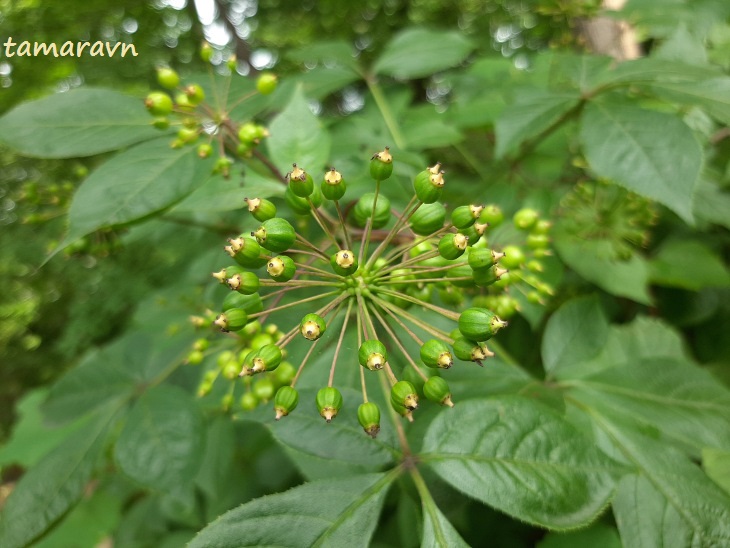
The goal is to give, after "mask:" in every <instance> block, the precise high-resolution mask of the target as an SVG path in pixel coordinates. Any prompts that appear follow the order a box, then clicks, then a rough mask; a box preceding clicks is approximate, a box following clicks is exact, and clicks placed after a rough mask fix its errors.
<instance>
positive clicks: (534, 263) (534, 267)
mask: <svg viewBox="0 0 730 548" xmlns="http://www.w3.org/2000/svg"><path fill="white" fill-rule="evenodd" d="M525 266H526V267H527V270H529V271H530V272H545V265H543V264H542V263H541V262H540V261H538V260H537V259H533V260H531V261H527V264H526V265H525Z"/></svg>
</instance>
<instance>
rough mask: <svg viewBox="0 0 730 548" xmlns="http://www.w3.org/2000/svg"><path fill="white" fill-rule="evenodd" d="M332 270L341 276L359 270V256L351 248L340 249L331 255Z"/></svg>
mask: <svg viewBox="0 0 730 548" xmlns="http://www.w3.org/2000/svg"><path fill="white" fill-rule="evenodd" d="M330 265H331V266H332V270H334V271H335V273H336V274H339V275H340V276H349V275H350V274H354V273H355V272H356V271H357V266H358V265H357V257H356V256H355V253H354V252H353V251H351V250H349V249H340V250H339V251H338V252H337V253H335V254H334V255H332V257H330Z"/></svg>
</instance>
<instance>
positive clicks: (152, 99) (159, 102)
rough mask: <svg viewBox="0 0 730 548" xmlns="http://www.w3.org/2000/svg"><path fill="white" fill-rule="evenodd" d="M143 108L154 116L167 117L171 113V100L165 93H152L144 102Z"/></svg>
mask: <svg viewBox="0 0 730 548" xmlns="http://www.w3.org/2000/svg"><path fill="white" fill-rule="evenodd" d="M144 106H145V107H147V110H148V111H150V114H153V115H155V116H167V115H168V114H170V113H171V112H172V99H171V98H170V96H169V95H168V94H167V93H163V92H161V91H153V92H152V93H150V94H149V95H147V98H146V99H145V100H144Z"/></svg>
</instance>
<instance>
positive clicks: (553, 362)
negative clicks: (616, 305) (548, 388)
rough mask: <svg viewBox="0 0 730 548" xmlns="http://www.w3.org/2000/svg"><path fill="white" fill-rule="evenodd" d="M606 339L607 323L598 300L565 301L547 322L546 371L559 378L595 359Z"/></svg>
mask: <svg viewBox="0 0 730 548" xmlns="http://www.w3.org/2000/svg"><path fill="white" fill-rule="evenodd" d="M607 338H608V321H607V320H606V316H605V314H604V313H603V309H602V308H601V305H600V303H599V301H598V298H597V297H583V298H578V299H573V300H572V301H568V302H567V303H566V304H564V305H563V306H561V307H560V308H559V309H558V311H557V312H556V313H555V314H553V316H552V317H551V318H550V319H549V320H548V323H547V326H546V327H545V335H544V336H543V339H542V362H543V366H544V367H545V371H546V372H547V373H548V374H549V375H551V376H556V377H558V378H561V377H562V376H563V375H570V373H569V372H570V370H571V369H580V366H581V364H582V363H583V362H584V361H586V360H589V359H591V358H593V357H595V356H597V355H598V353H599V352H600V351H601V349H602V348H603V346H604V345H605V343H606V339H607Z"/></svg>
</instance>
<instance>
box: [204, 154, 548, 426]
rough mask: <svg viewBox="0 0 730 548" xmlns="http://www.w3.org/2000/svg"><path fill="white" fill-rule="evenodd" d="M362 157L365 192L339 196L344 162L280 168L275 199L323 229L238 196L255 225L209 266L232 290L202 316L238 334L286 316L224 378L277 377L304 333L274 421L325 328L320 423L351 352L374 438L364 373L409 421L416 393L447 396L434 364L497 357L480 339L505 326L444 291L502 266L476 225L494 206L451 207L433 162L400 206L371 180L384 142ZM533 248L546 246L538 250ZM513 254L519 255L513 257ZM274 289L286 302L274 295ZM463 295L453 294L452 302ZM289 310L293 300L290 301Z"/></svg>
mask: <svg viewBox="0 0 730 548" xmlns="http://www.w3.org/2000/svg"><path fill="white" fill-rule="evenodd" d="M369 167H370V175H371V176H372V178H373V180H374V188H373V191H372V192H368V193H365V194H364V195H362V196H359V197H358V198H357V199H353V200H350V201H348V202H347V204H345V205H346V207H343V203H342V202H341V201H342V199H343V198H344V197H345V195H346V192H347V183H346V179H345V178H344V176H343V175H342V174H341V173H339V172H338V171H337V170H336V169H335V168H331V169H329V170H327V171H325V172H324V173H323V174H322V175H321V176H319V177H318V179H319V181H318V182H315V180H314V177H312V175H311V174H310V173H309V172H307V171H306V169H305V168H304V166H300V165H297V164H293V166H292V169H291V170H290V171H289V172H288V173H287V175H286V183H287V192H286V197H285V203H286V204H288V205H289V206H290V208H291V209H292V210H294V211H295V212H297V213H308V214H309V215H311V216H312V217H313V219H314V220H315V221H316V224H317V225H318V226H319V227H320V228H321V236H320V237H318V238H316V239H312V238H306V237H305V236H304V235H303V234H300V233H298V232H297V231H296V230H295V228H294V227H293V226H292V224H291V223H290V222H289V221H287V220H286V219H285V218H284V217H281V216H279V215H278V209H277V206H276V204H274V203H273V202H271V201H269V200H267V199H264V198H246V199H245V202H244V203H245V206H246V208H247V209H248V211H249V212H250V214H251V215H252V217H253V218H254V219H255V221H256V222H257V225H256V228H255V229H254V230H251V231H247V232H243V233H241V234H238V235H236V236H235V237H232V238H230V239H229V240H228V242H227V245H225V246H224V251H225V253H226V254H227V255H228V256H229V258H230V259H231V264H230V265H229V266H226V267H224V268H222V269H221V270H220V271H218V272H214V273H213V277H214V278H215V279H216V280H217V281H218V282H220V283H221V284H223V285H225V286H227V287H228V289H229V290H230V293H229V294H228V296H227V297H226V298H225V301H224V304H223V307H222V310H221V311H220V313H219V314H217V315H215V317H213V316H210V317H209V318H208V320H207V321H208V324H210V325H214V326H215V327H217V328H218V329H219V330H221V331H223V332H225V333H234V334H245V333H246V332H247V330H248V329H250V326H251V325H252V322H253V323H254V324H258V323H259V322H260V321H261V322H263V321H264V319H265V318H268V317H269V315H270V314H276V313H279V312H280V311H286V317H287V318H289V319H291V318H292V314H295V316H294V317H295V318H296V322H295V324H294V325H293V326H292V327H291V329H290V330H288V331H285V332H283V333H279V334H277V337H274V338H275V339H276V340H273V341H266V344H261V343H260V342H255V341H251V342H250V343H249V342H247V343H246V348H245V352H243V351H241V352H239V353H238V355H237V356H238V357H237V361H236V365H235V367H234V366H232V365H231V366H230V373H229V374H230V375H231V376H232V375H233V372H234V369H237V370H238V371H237V373H236V374H237V376H239V377H242V378H243V379H250V378H251V377H254V376H259V375H263V376H265V375H267V374H273V375H274V376H276V375H277V372H278V371H279V369H280V368H281V363H282V359H283V358H284V356H285V353H286V351H287V345H288V344H289V343H290V342H292V341H293V340H295V339H296V338H299V337H301V339H302V340H304V341H307V344H308V345H309V350H308V351H307V352H306V354H305V355H304V356H303V357H299V356H298V357H297V358H296V359H295V360H292V361H293V362H294V364H295V365H296V366H297V367H296V371H295V373H294V375H293V377H292V378H291V381H290V382H289V383H288V384H283V385H281V386H279V387H278V390H277V391H276V393H275V394H274V396H273V399H274V411H275V417H276V419H277V420H278V419H280V418H282V417H284V416H286V415H288V414H289V413H291V412H292V411H294V409H295V408H296V407H297V405H298V403H299V394H298V391H297V389H296V383H297V381H298V379H299V377H300V375H301V373H302V371H303V370H304V368H305V367H306V365H307V363H308V361H309V359H310V357H311V356H312V355H313V354H314V352H315V351H316V348H317V345H318V344H319V343H320V342H321V341H322V340H325V339H329V340H330V342H331V344H334V345H335V351H334V357H333V359H332V365H331V368H330V374H329V379H328V380H327V384H326V386H324V387H322V388H321V389H320V390H319V392H318V393H317V395H316V398H315V402H314V403H315V405H316V408H317V410H318V412H319V414H320V415H321V416H322V417H323V418H324V419H325V421H327V422H330V421H332V420H333V419H334V418H335V417H336V416H337V415H338V412H339V411H340V409H341V408H342V405H343V398H342V393H341V392H340V390H338V389H337V387H336V386H335V378H336V368H337V365H338V363H339V364H341V363H342V361H346V362H350V363H346V365H345V367H351V366H355V365H358V364H359V366H360V367H359V368H358V369H359V371H360V376H361V381H362V382H361V386H362V396H363V402H362V404H361V405H360V407H359V409H358V413H357V415H358V421H359V422H360V425H361V426H362V428H363V429H364V431H365V432H366V433H367V434H369V435H371V436H375V435H376V434H377V433H378V431H379V429H380V413H381V410H380V408H379V407H378V405H377V404H376V403H374V402H373V401H371V400H370V399H369V398H368V388H367V384H368V383H367V380H368V379H377V378H378V376H382V377H384V380H385V382H386V383H387V386H389V394H388V399H389V402H390V406H391V407H392V409H393V410H394V411H395V412H396V413H397V414H399V415H401V416H403V417H405V418H406V419H408V420H413V416H412V415H413V412H414V411H415V410H416V409H417V408H418V407H419V401H420V400H421V399H422V398H424V397H425V398H426V399H428V400H430V401H432V402H435V403H437V404H440V405H444V406H447V407H451V406H453V401H452V395H451V390H450V388H449V385H448V383H447V381H446V380H445V378H444V377H443V376H442V373H444V372H446V371H447V370H448V369H450V368H451V367H453V366H454V365H455V363H457V361H462V362H475V363H477V364H479V365H482V362H483V360H486V359H487V358H489V357H490V356H493V355H494V354H493V352H492V351H490V350H489V348H488V347H487V341H489V340H490V339H491V338H492V337H493V336H494V335H496V334H497V333H498V332H499V330H500V329H502V328H504V327H505V326H506V325H507V322H505V321H504V320H503V319H502V318H500V316H499V315H498V314H497V313H495V312H494V311H493V310H490V309H489V308H487V307H484V306H471V307H468V308H466V309H465V310H463V311H462V312H457V311H456V309H457V308H458V307H457V306H454V302H455V301H454V299H453V298H452V297H451V294H459V295H460V296H462V299H463V294H464V293H465V292H471V293H473V294H478V293H479V292H480V291H484V290H485V289H486V288H489V287H490V286H492V285H494V284H496V283H497V282H499V280H500V279H502V277H504V276H505V275H506V274H507V269H506V268H504V267H503V266H502V265H501V262H504V261H505V259H507V257H508V255H507V254H506V253H505V252H504V251H498V250H496V249H492V248H490V247H488V245H487V237H486V235H487V231H488V228H489V225H490V221H491V222H496V224H499V222H498V220H497V217H500V219H499V220H501V216H502V213H501V211H500V210H499V208H497V207H496V206H487V207H485V206H482V205H479V204H471V205H465V206H460V207H457V208H455V209H453V211H451V213H450V215H449V213H448V212H447V209H446V207H445V206H444V204H443V203H441V202H440V199H441V195H442V192H443V187H444V185H445V178H444V171H443V170H442V169H441V165H440V164H436V165H434V166H431V167H428V168H426V169H424V170H423V171H421V172H420V173H418V175H417V176H416V177H415V179H414V180H413V196H412V198H411V200H410V201H409V202H408V204H407V205H406V206H405V207H404V208H403V209H402V212H393V209H392V205H391V202H390V200H389V199H388V198H387V197H386V196H385V195H384V194H383V193H382V192H381V190H382V188H381V187H382V183H383V181H386V180H387V179H389V178H390V177H391V176H392V174H393V157H392V155H391V153H390V151H389V149H388V148H387V147H386V148H385V149H384V150H382V151H380V152H378V153H376V154H374V155H373V156H372V158H371V160H370V165H369ZM533 213H534V212H533ZM533 213H530V212H527V210H525V211H523V212H520V213H519V214H518V215H516V216H515V223H521V224H524V225H525V226H523V227H521V228H523V229H526V230H532V231H534V230H535V227H536V226H537V224H538V223H541V221H540V220H539V216H538V215H537V214H536V213H534V218H533V219H531V220H529V219H526V217H528V216H529V215H533ZM530 234H532V232H530ZM535 234H537V232H535ZM528 237H529V236H528ZM538 249H543V250H544V249H546V247H545V246H538V247H535V248H534V251H535V252H537V250H538ZM511 260H512V261H513V263H514V264H516V265H517V263H518V262H520V263H521V260H519V261H518V258H516V257H512V258H511ZM517 266H519V265H517ZM312 292H315V293H314V294H313V295H312ZM300 293H303V294H305V295H307V296H305V297H301V296H300V295H299V294H300ZM310 295H311V296H310ZM297 297H299V298H298V299H297ZM283 299H287V300H285V301H283V304H280V303H282V300H283ZM264 301H265V302H266V304H267V306H266V307H265V309H264V306H263V304H262V303H263V302H264ZM318 301H320V302H319V303H318ZM236 303H238V304H236ZM252 303H254V304H252ZM323 303H324V304H323ZM462 303H463V300H461V299H460V300H459V301H458V304H459V305H461V304H462ZM315 304H316V306H315ZM297 309H299V310H302V309H303V310H302V311H301V312H298V313H297V312H296V310H297ZM409 309H413V312H411V311H409ZM429 315H434V316H442V317H444V318H446V319H447V320H449V321H452V322H455V323H456V329H454V330H452V331H450V332H447V331H444V330H442V329H440V328H438V327H436V325H439V322H436V321H432V320H433V318H429V317H428V316H429ZM338 318H339V320H338ZM353 329H354V331H355V333H356V335H357V339H358V342H357V364H356V363H355V360H352V359H349V356H348V358H345V359H344V360H343V359H342V357H341V350H342V347H343V340H344V338H345V334H346V333H348V331H349V332H352V330H353ZM404 338H405V339H408V338H409V339H410V342H409V343H408V344H414V343H415V345H417V346H418V348H419V350H418V355H417V356H412V355H411V352H409V350H408V349H407V348H406V345H405V344H404V343H403V342H402V339H404ZM244 354H245V355H244ZM399 377H400V378H399ZM370 382H372V381H370Z"/></svg>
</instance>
